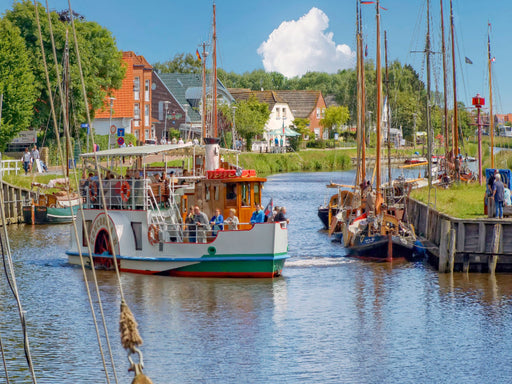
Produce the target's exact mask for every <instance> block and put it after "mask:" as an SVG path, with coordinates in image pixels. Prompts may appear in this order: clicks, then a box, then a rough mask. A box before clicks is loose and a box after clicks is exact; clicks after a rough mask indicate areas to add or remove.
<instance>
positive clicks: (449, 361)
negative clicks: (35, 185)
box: [0, 172, 512, 384]
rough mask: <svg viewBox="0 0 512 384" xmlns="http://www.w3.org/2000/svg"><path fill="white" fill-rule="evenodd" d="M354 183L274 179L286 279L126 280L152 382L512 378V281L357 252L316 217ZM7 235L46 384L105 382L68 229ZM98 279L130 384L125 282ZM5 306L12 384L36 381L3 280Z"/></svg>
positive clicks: (1, 327)
mask: <svg viewBox="0 0 512 384" xmlns="http://www.w3.org/2000/svg"><path fill="white" fill-rule="evenodd" d="M353 178H354V173H353V172H342V173H294V174H281V175H275V176H271V177H269V181H268V183H267V184H266V186H265V189H264V191H263V192H264V199H263V200H264V201H263V203H264V204H265V203H266V202H267V201H268V200H269V199H270V197H272V198H273V199H274V202H275V204H276V205H283V204H284V205H286V207H287V210H288V215H289V218H290V227H289V240H290V245H289V253H290V255H291V258H290V259H289V260H288V261H287V264H286V265H285V269H284V270H283V276H282V277H280V278H276V279H274V280H266V279H209V278H205V279H196V278H171V277H161V276H143V275H134V274H127V273H125V274H122V284H123V288H124V292H125V297H126V299H127V301H128V303H129V305H130V308H131V310H132V312H133V313H134V315H135V317H136V319H137V321H138V323H139V329H140V332H141V335H142V337H143V339H144V345H143V346H142V350H143V352H144V361H145V373H146V374H147V375H148V376H149V377H150V378H151V379H152V380H153V382H154V383H155V384H156V383H198V382H199V383H415V384H416V383H475V384H476V383H479V384H480V383H508V382H510V381H511V380H512V364H510V363H511V360H512V358H511V356H512V348H511V346H510V345H511V344H510V341H509V339H512V276H510V275H497V276H496V277H493V276H489V275H488V274H471V275H465V274H458V273H457V274H454V275H438V274H437V272H435V271H433V270H432V269H431V268H430V267H429V266H427V264H426V263H423V262H418V263H406V262H394V263H392V264H390V263H372V262H364V261H360V260H355V259H350V258H347V257H345V252H344V249H343V248H342V247H341V245H340V244H339V243H333V242H331V241H330V239H329V238H328V237H327V235H326V233H325V232H323V231H321V230H320V228H321V223H320V221H319V219H318V218H317V216H316V213H317V208H318V206H319V205H320V204H322V203H323V202H324V198H326V197H327V196H328V193H327V191H326V188H325V185H326V184H327V183H329V182H330V181H331V180H332V181H334V182H338V183H344V184H349V183H352V182H353ZM330 192H332V190H331V191H330ZM8 230H9V236H10V239H11V247H12V252H13V260H14V267H15V271H16V278H17V284H18V288H19V291H20V296H21V299H22V304H23V309H24V310H25V311H26V318H27V329H28V334H29V339H30V346H31V352H32V358H33V361H34V366H35V370H36V375H37V382H38V383H48V384H55V383H98V382H106V381H105V375H104V374H103V365H102V362H101V357H100V354H99V352H98V347H97V341H96V335H95V331H94V326H93V322H92V319H91V315H90V310H89V304H88V300H87V294H86V291H85V287H84V284H83V278H82V272H81V270H80V269H79V268H75V267H71V266H69V265H68V264H67V260H66V256H65V254H64V251H65V250H66V248H67V246H68V242H69V237H70V230H69V226H67V225H60V226H38V227H32V226H25V225H19V226H15V225H13V226H10V227H9V228H8ZM98 279H99V286H100V291H101V295H102V298H103V305H104V311H105V316H106V319H107V324H108V330H109V333H110V338H111V344H112V348H113V355H114V359H115V362H116V370H117V375H118V379H119V382H120V383H121V382H122V383H128V382H131V378H132V375H131V373H129V372H127V367H128V362H127V359H126V354H125V352H124V350H123V349H122V348H121V346H120V342H119V335H118V316H119V304H120V299H119V292H118V288H117V285H116V279H115V276H114V274H113V273H111V272H105V271H98ZM0 306H1V311H0V316H1V318H0V335H1V337H2V342H3V346H4V350H5V356H6V362H7V367H8V370H9V374H10V379H11V382H15V383H27V382H30V376H29V374H28V372H27V369H26V363H25V360H24V357H23V344H22V334H21V327H20V322H19V316H18V314H17V307H16V303H15V301H14V299H13V297H12V294H11V293H10V290H9V287H8V285H7V283H6V279H5V273H4V272H3V273H2V278H1V279H0ZM97 315H98V316H99V313H98V314H97ZM103 344H104V345H105V343H103ZM107 355H108V354H107ZM108 369H109V371H110V372H111V371H112V369H111V367H110V366H108ZM111 377H112V376H111ZM0 382H5V376H4V373H3V370H1V369H0ZM111 382H115V381H114V380H113V379H111Z"/></svg>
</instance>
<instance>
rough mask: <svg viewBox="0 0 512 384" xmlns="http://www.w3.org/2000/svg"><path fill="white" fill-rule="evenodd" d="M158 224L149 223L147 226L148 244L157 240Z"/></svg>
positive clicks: (153, 243) (152, 243)
mask: <svg viewBox="0 0 512 384" xmlns="http://www.w3.org/2000/svg"><path fill="white" fill-rule="evenodd" d="M158 232H159V228H158V225H155V224H151V225H150V226H149V228H148V241H149V244H151V245H155V244H156V243H157V242H158Z"/></svg>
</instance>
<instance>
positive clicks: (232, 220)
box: [224, 208, 240, 231]
mask: <svg viewBox="0 0 512 384" xmlns="http://www.w3.org/2000/svg"><path fill="white" fill-rule="evenodd" d="M235 214H236V209H235V208H231V209H230V210H229V217H228V218H227V219H226V220H224V223H225V224H226V225H227V226H228V230H230V231H236V230H238V224H240V222H239V221H238V217H236V216H235Z"/></svg>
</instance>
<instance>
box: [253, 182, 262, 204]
mask: <svg viewBox="0 0 512 384" xmlns="http://www.w3.org/2000/svg"><path fill="white" fill-rule="evenodd" d="M260 203H261V199H260V183H254V204H260Z"/></svg>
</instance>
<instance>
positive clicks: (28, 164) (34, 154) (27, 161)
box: [21, 145, 48, 175]
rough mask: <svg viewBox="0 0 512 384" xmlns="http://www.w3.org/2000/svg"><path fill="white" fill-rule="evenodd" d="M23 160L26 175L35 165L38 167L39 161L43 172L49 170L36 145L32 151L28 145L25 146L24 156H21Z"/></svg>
mask: <svg viewBox="0 0 512 384" xmlns="http://www.w3.org/2000/svg"><path fill="white" fill-rule="evenodd" d="M21 161H22V162H23V170H24V171H25V175H26V174H27V173H29V172H31V171H32V170H33V169H34V166H36V167H37V162H38V161H39V162H40V164H41V168H42V170H43V172H47V171H48V168H47V167H46V165H45V164H44V163H43V162H42V161H41V156H40V154H39V150H38V149H37V146H36V145H34V147H33V148H32V151H29V149H28V147H27V148H25V152H24V153H23V156H22V157H21Z"/></svg>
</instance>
